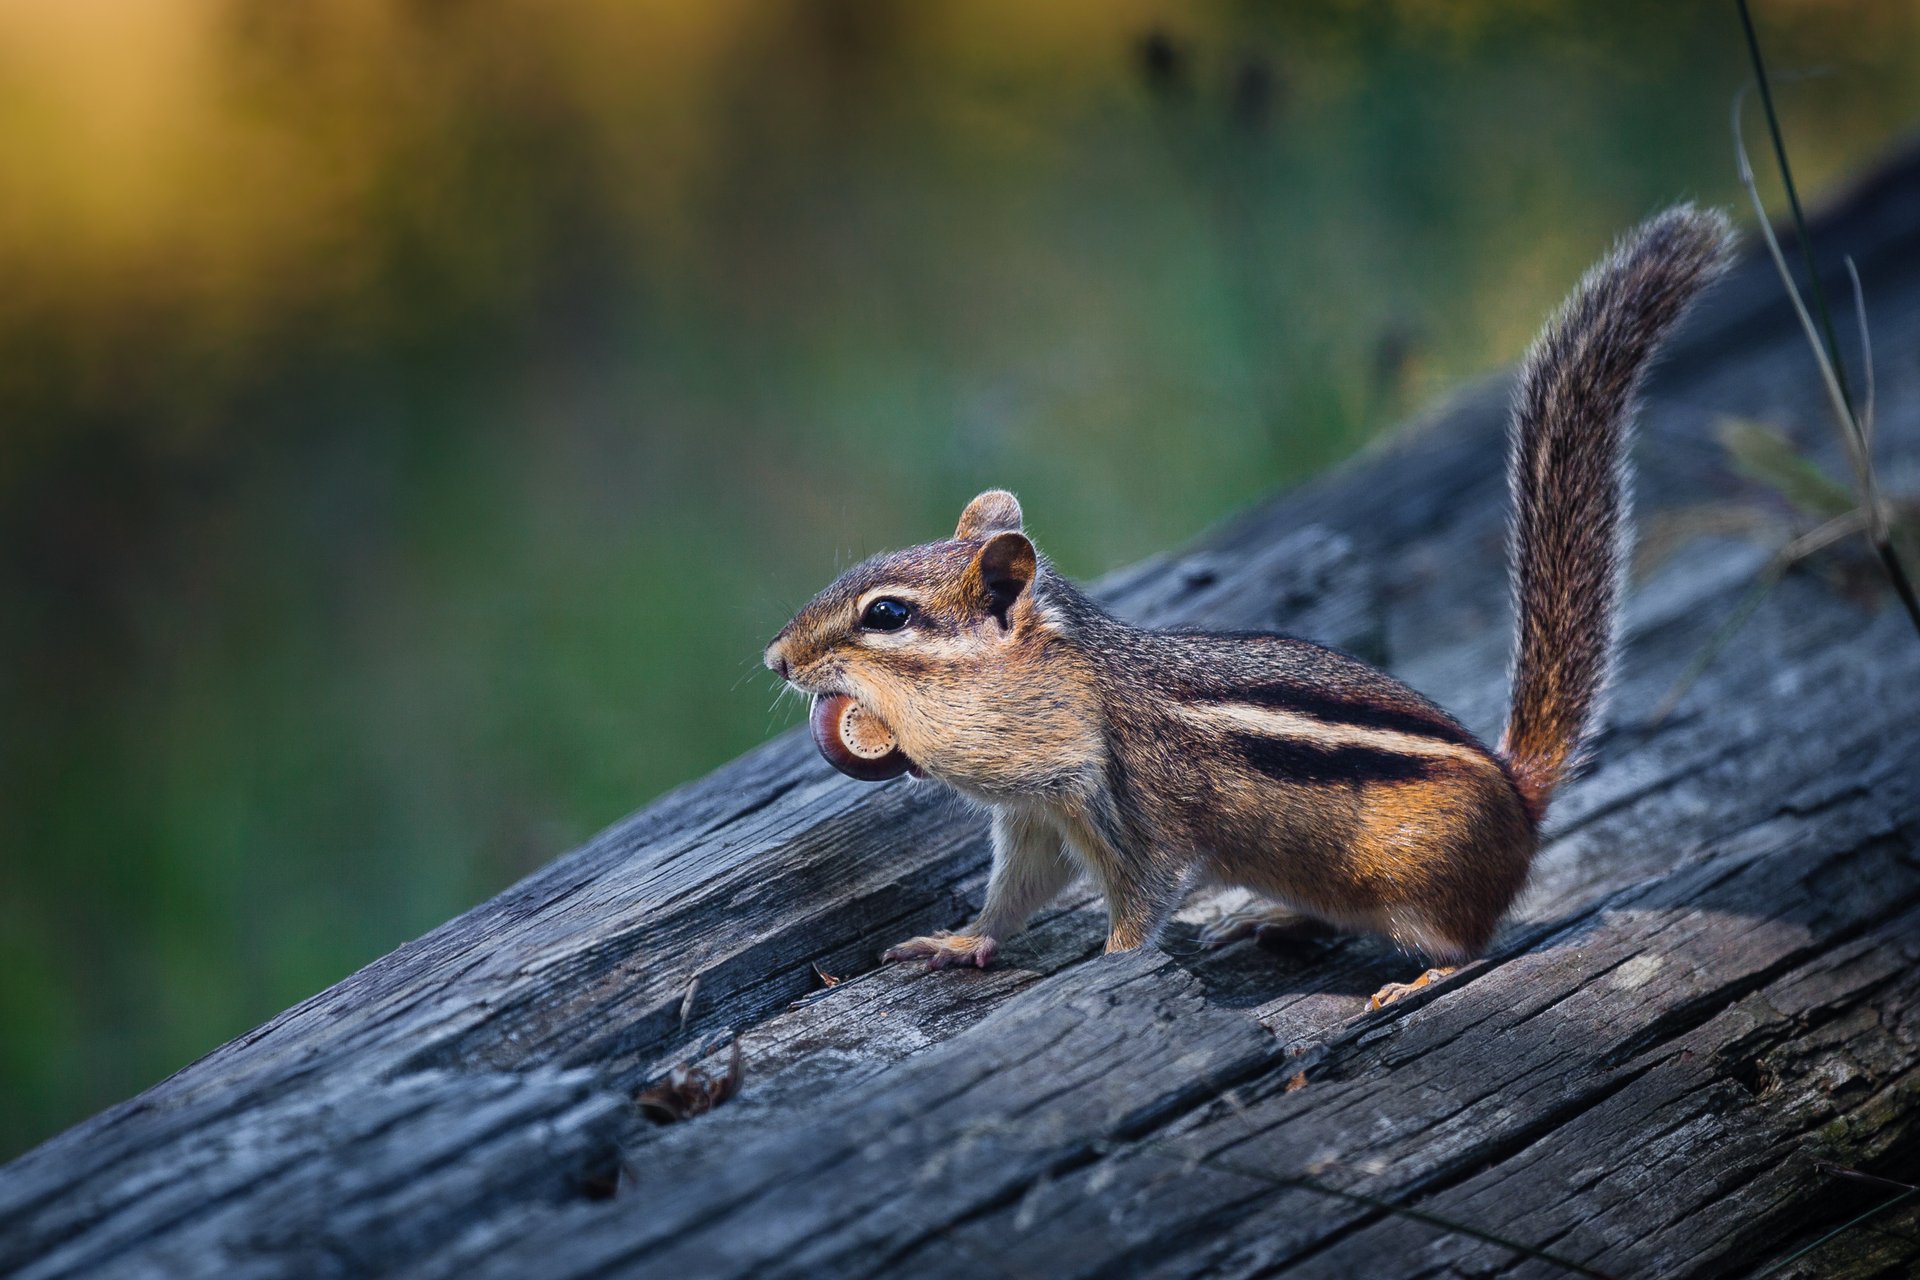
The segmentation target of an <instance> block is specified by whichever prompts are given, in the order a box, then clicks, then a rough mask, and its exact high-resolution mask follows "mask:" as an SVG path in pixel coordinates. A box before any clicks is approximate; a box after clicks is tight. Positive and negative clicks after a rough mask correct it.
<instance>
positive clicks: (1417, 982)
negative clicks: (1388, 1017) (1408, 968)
mask: <svg viewBox="0 0 1920 1280" xmlns="http://www.w3.org/2000/svg"><path fill="white" fill-rule="evenodd" d="M1452 972H1453V966H1452V965H1448V966H1447V967H1446V968H1444V969H1429V970H1427V971H1426V972H1425V973H1423V974H1421V975H1420V976H1419V977H1417V978H1415V979H1414V980H1413V981H1412V982H1389V983H1388V984H1387V985H1386V986H1384V987H1382V988H1380V989H1379V990H1378V991H1376V992H1374V993H1373V999H1371V1000H1369V1001H1367V1008H1369V1009H1384V1008H1386V1007H1387V1006H1388V1005H1390V1004H1393V1003H1394V1002H1395V1001H1397V1000H1404V999H1406V998H1407V997H1408V996H1410V995H1412V994H1413V993H1414V992H1416V991H1419V990H1422V989H1423V988H1426V987H1430V986H1432V985H1433V984H1434V983H1436V982H1438V981H1440V979H1442V978H1444V977H1446V976H1447V975H1448V974H1450V973H1452Z"/></svg>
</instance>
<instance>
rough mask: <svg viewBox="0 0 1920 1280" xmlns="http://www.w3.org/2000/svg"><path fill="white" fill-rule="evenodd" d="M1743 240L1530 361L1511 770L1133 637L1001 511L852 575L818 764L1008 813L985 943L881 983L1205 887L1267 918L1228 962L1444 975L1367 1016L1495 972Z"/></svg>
mask: <svg viewBox="0 0 1920 1280" xmlns="http://www.w3.org/2000/svg"><path fill="white" fill-rule="evenodd" d="M1729 243H1730V231H1729V228H1728V224H1727V222H1726V219H1725V218H1724V217H1723V216H1722V215H1720V214H1718V213H1715V212H1703V211H1698V210H1695V209H1693V208H1691V207H1689V206H1681V207H1678V208H1675V209H1672V210H1669V211H1668V212H1666V213H1664V214H1662V215H1660V216H1658V217H1656V218H1654V219H1652V220H1651V221H1649V222H1647V223H1646V224H1644V225H1643V226H1641V227H1640V228H1639V229H1638V230H1636V231H1635V232H1634V233H1632V234H1631V235H1629V236H1628V237H1626V238H1625V239H1624V240H1622V241H1621V242H1620V243H1619V244H1618V245H1617V246H1616V247H1615V248H1614V250H1613V252H1612V253H1611V254H1610V255H1609V256H1607V257H1606V258H1605V259H1603V260H1602V261H1601V262H1600V263H1599V264H1598V265H1597V266H1595V267H1594V268H1593V269H1592V270H1591V271H1590V272H1589V273H1588V275H1587V277H1586V278H1585V280H1583V281H1582V282H1581V284H1580V286H1579V288H1578V289H1576V290H1575V292H1574V294H1573V295H1572V297H1571V298H1570V299H1569V300H1568V301H1567V303H1566V304H1565V306H1564V307H1563V308H1562V309H1561V311H1560V312H1559V314H1558V315H1557V316H1555V317H1554V319H1553V320H1552V321H1551V322H1550V323H1549V324H1548V325H1547V327H1546V329H1545V330H1544V332H1543V333H1542V334H1541V336H1540V337H1539V339H1538V340H1537V341H1536V342H1535V344H1534V346H1533V349H1532V351H1531V352H1530V353H1529V354H1528V356H1527V359H1526V362H1525V365H1524V367H1523V369H1522V372H1521V375H1520V379H1519V383H1518V387H1517V390H1516V393H1515V396H1514V400H1513V409H1512V446H1511V456H1510V463H1509V479H1510V483H1511V488H1512V502H1513V513H1512V528H1511V538H1510V556H1511V561H1512V577H1513V591H1514V601H1515V612H1516V614H1517V627H1516V636H1515V641H1514V658H1513V670H1512V705H1511V711H1510V714H1509V716H1508V720H1507V725H1506V730H1505V733H1504V734H1503V735H1502V737H1501V740H1500V745H1499V746H1498V747H1497V748H1492V749H1489V748H1488V747H1487V746H1486V745H1484V744H1483V743H1481V742H1480V741H1478V740H1477V739H1475V738H1474V736H1473V735H1472V734H1470V733H1469V732H1468V731H1467V730H1466V729H1465V728H1463V727H1462V726H1461V725H1460V723H1459V722H1458V721H1457V720H1455V719H1454V718H1453V717H1452V716H1450V715H1448V714H1447V713H1446V712H1445V711H1443V710H1441V709H1440V708H1439V707H1438V706H1436V705H1435V704H1434V703H1432V702H1430V701H1429V700H1428V699H1426V698H1424V697H1422V696H1421V695H1420V694H1418V693H1416V692H1414V691H1413V690H1412V689H1410V688H1408V687H1407V686H1405V685H1403V684H1401V683H1400V682H1399V681H1398V680H1395V679H1394V678H1393V677H1392V676H1389V675H1387V674H1386V673H1384V672H1382V671H1379V670H1376V669H1375V668H1373V667H1371V666H1369V665H1367V664H1366V663H1364V662H1362V661H1360V660H1358V659H1356V658H1352V657H1349V656H1347V655H1345V654H1342V653H1339V652H1336V651H1334V650H1332V649H1327V648H1324V647H1322V646H1320V645H1317V644H1312V643H1309V642H1307V641H1304V640H1297V639H1293V638H1291V637H1288V636H1283V635H1273V634H1265V633H1254V632H1233V633H1208V632H1204V631H1189V630H1174V631H1161V630H1147V629H1142V628H1139V627H1135V626H1130V625H1128V624H1127V623H1125V622H1122V621H1120V620H1118V619H1116V618H1114V617H1112V616H1111V615H1110V614H1108V613H1106V612H1105V611H1104V610H1102V609H1101V608H1100V606H1099V605H1097V604H1095V603H1094V602H1093V601H1092V600H1091V599H1089V598H1088V597H1087V596H1086V595H1085V594H1083V593H1082V592H1081V591H1080V590H1079V589H1077V588H1076V587H1075V586H1074V585H1073V584H1072V583H1070V582H1068V581H1067V580H1066V579H1065V578H1064V577H1062V576H1061V575H1060V574H1058V573H1057V572H1055V571H1054V569H1053V567H1052V566H1051V565H1050V564H1049V563H1048V562H1047V561H1046V559H1045V558H1044V557H1042V556H1041V555H1040V554H1039V553H1038V552H1037V551H1036V550H1035V549H1034V545H1033V543H1032V542H1031V541H1030V540H1029V539H1028V537H1027V535H1026V534H1025V533H1024V532H1023V522H1022V515H1021V510H1020V504H1019V502H1018V501H1017V500H1016V499H1015V498H1014V496H1013V495H1012V494H1011V493H1008V492H1006V491H1004V490H998V489H996V490H990V491H988V492H986V493H983V494H981V495H980V496H979V497H977V498H975V499H974V500H973V501H972V502H971V503H969V504H968V505H967V508H966V510H965V511H963V512H962V513H961V516H960V522H959V524H958V526H957V527H956V528H955V529H954V533H953V537H952V538H950V539H948V540H946V541H944V542H934V543H929V544H927V545H924V546H918V547H913V548H910V549H908V550H905V551H897V552H893V553H891V554H887V555H881V556H877V557H875V558H873V559H871V560H868V561H866V562H865V563H863V564H861V565H858V566H857V567H855V568H853V569H851V570H849V571H848V572H847V573H845V574H843V575H842V576H841V577H840V579H839V580H838V581H837V582H835V583H834V584H833V585H832V586H830V587H828V588H827V589H826V590H825V591H824V592H822V593H821V594H820V595H819V596H818V597H816V598H815V599H814V600H813V601H812V602H810V603H809V604H808V605H807V606H806V607H805V608H803V609H802V610H801V611H800V612H799V614H798V615H797V616H795V617H794V619H793V620H792V621H791V622H789V623H788V624H787V625H786V626H785V627H784V628H782V629H781V631H780V633H779V634H778V635H777V636H775V637H774V640H773V642H772V643H771V644H770V645H769V646H768V647H767V650H766V654H765V658H766V664H767V666H768V667H770V668H771V669H772V670H773V671H774V672H775V673H776V674H778V675H779V676H780V677H781V678H782V679H783V680H785V681H787V682H789V683H790V684H792V685H793V686H794V687H796V688H798V689H799V690H801V691H803V692H806V693H810V694H813V695H815V698H816V704H815V705H816V717H815V730H816V737H821V736H822V734H832V733H837V732H840V731H841V730H839V729H836V728H834V727H833V726H844V725H845V724H846V722H847V717H848V715H849V714H851V713H852V712H853V711H854V710H856V709H857V711H858V712H860V713H864V714H865V715H866V716H868V717H871V718H873V719H874V720H877V721H878V722H879V725H880V726H884V731H882V730H879V729H873V726H869V729H870V730H872V733H871V734H870V735H869V736H871V737H874V739H875V742H877V745H874V744H873V743H869V744H867V745H864V746H861V747H860V749H859V751H858V752H857V753H856V754H857V755H858V756H859V757H860V763H861V765H862V767H864V768H866V769H867V770H868V771H867V772H863V773H860V774H859V776H866V777H875V776H887V775H888V774H890V773H893V772H899V771H903V770H904V768H905V767H907V766H909V765H910V766H911V767H912V769H913V770H914V771H915V772H916V773H923V774H925V775H927V776H930V777H932V778H934V779H936V780H938V781H940V782H942V783H945V784H946V785H947V786H949V787H951V788H953V789H954V790H955V791H958V792H959V793H960V794H961V795H963V796H966V797H968V798H970V799H972V800H974V801H977V802H978V803H980V804H982V805H984V806H985V807H986V808H987V809H988V810H989V811H990V812H991V814H992V834H993V866H992V872H991V875H990V877H989V880H988V883H987V891H986V902H985V905H984V907H983V908H982V910H981V912H980V915H979V918H978V919H976V920H975V921H974V922H973V923H972V924H970V925H968V926H966V927H965V928H963V929H960V930H958V931H957V932H950V933H947V932H943V933H936V934H934V935H932V936H930V937H920V938H912V939H909V940H907V941H905V942H902V943H900V944H899V945H898V946H895V947H893V948H892V949H890V950H888V951H887V952H886V953H885V956H884V959H885V960H887V961H895V960H908V959H918V960H924V961H925V962H926V964H927V966H928V967H929V968H931V969H939V968H944V967H947V966H949V965H976V966H979V967H982V968H984V967H986V966H987V965H988V964H989V963H991V961H992V960H993V958H994V955H995V953H996V951H997V950H998V948H999V946H1000V944H1001V943H1003V942H1004V941H1006V940H1007V939H1008V938H1011V937H1013V936H1014V935H1015V934H1017V933H1019V932H1020V931H1021V929H1022V928H1023V927H1024V926H1025V925H1026V923H1027V920H1028V918H1029V917H1030V916H1032V915H1033V913H1034V912H1035V911H1037V910H1038V909H1039V908H1041V907H1042V906H1044V905H1046V904H1047V903H1048V902H1049V901H1051V900H1052V899H1053V898H1054V897H1055V896H1056V895H1058V894H1059V893H1060V891H1061V890H1062V889H1063V888H1064V887H1065V886H1066V885H1067V883H1068V882H1069V880H1070V879H1071V878H1072V877H1073V876H1074V875H1075V873H1076V872H1079V871H1084V872H1085V873H1087V874H1088V875H1089V876H1090V877H1091V878H1092V880H1093V881H1094V883H1095V884H1096V885H1097V886H1098V887H1099V889H1100V891H1101V893H1102V894H1103V895H1104V897H1105V900H1106V907H1107V915H1108V923H1109V929H1108V934H1107V948H1106V949H1107V950H1108V951H1109V952H1116V951H1129V950H1132V949H1134V948H1136V947H1139V946H1142V945H1144V944H1146V943H1148V942H1150V941H1152V940H1153V939H1154V938H1155V936H1156V935H1157V933H1158V931H1159V930H1160V928H1161V927H1162V926H1163V925H1164V924H1165V922H1166V921H1167V919H1168V917H1169V916H1170V915H1171V914H1172V913H1173V912H1174V910H1175V909H1176V908H1177V907H1178V905H1179V904H1180V902H1181V900H1182V898H1183V896H1184V894H1185V893H1186V891H1187V890H1188V889H1189V888H1190V887H1192V886H1194V885H1196V884H1203V883H1205V884H1216V885H1232V886H1239V887H1242V888H1245V889H1250V890H1252V891H1253V892H1254V893H1255V894H1257V895H1259V898H1260V901H1261V902H1262V904H1263V905H1262V906H1260V907H1259V908H1258V909H1257V910H1255V911H1253V912H1242V913H1239V914H1237V915H1235V916H1230V917H1228V918H1227V919H1225V920H1223V921H1222V922H1221V923H1220V924H1219V925H1217V926H1216V927H1215V928H1214V929H1212V930H1210V931H1209V933H1208V935H1207V938H1208V940H1209V941H1213V942H1222V941H1226V940H1229V939H1231V938H1233V937H1236V936H1241V935H1244V934H1245V933H1247V932H1250V931H1255V930H1258V929H1260V928H1262V927H1263V926H1266V925H1279V924H1282V923H1283V922H1287V921H1304V922H1318V923H1319V924H1321V925H1322V926H1323V927H1324V926H1332V927H1334V928H1336V929H1339V930H1351V931H1363V932H1373V933H1379V934H1384V935H1385V936H1386V937H1388V938H1389V939H1391V940H1392V941H1393V942H1395V943H1397V944H1398V945H1399V946H1401V947H1402V948H1405V949H1407V950H1410V951H1413V952H1418V953H1422V954H1424V955H1425V956H1427V957H1428V958H1429V959H1430V960H1431V961H1433V962H1435V963H1436V965H1437V966H1439V967H1436V968H1433V969H1430V970H1428V971H1427V972H1426V973H1424V974H1423V975H1421V977H1420V978H1419V979H1417V980H1416V981H1414V982H1412V983H1404V984H1403V983H1394V984H1390V985H1389V986H1388V987H1387V988H1385V989H1383V990H1382V991H1381V992H1380V993H1379V994H1378V995H1376V996H1375V997H1374V1000H1373V1004H1374V1005H1375V1006H1376V1007H1377V1006H1378V1005H1380V1004H1384V1003H1390V1002H1391V1001H1393V1000H1395V999H1398V998H1400V997H1402V996H1404V995H1405V994H1406V993H1407V992H1409V991H1412V990H1415V989H1417V988H1419V987H1421V986H1424V985H1427V984H1428V983H1429V982H1431V981H1433V980H1435V979H1436V978H1438V977H1441V976H1444V975H1445V974H1446V973H1448V972H1450V971H1451V969H1450V968H1449V967H1447V966H1452V965H1456V964H1459V963H1462V962H1464V961H1466V960H1469V959H1471V958H1473V957H1475V956H1478V955H1480V954H1481V953H1482V952H1483V951H1484V950H1485V949H1486V947H1487V946H1488V944H1489V942H1490V941H1491V940H1492V938H1493V934H1494V930H1495V928H1496V926H1497V925H1498V924H1499V922H1500V920H1501V918H1502V917H1503V916H1504V915H1505V914H1506V912H1507V910H1508V908H1509V907H1510V906H1511V905H1512V903H1513V901H1514V899H1515V898H1516V897H1517V896H1518V894H1519V893H1520V891H1521V889H1522V887H1523V886H1524V885H1525V883H1526V880H1527V874H1528V868H1529V865H1530V864H1531V862H1532V859H1533V855H1534V852H1535V850H1536V848H1537V847H1538V845H1539V841H1540V824H1541V821H1542V819H1543V818H1544V817H1545V815H1546V812H1547V805H1548V802H1549V801H1550V800H1551V798H1552V796H1553V794H1554V792H1555V790H1556V789H1557V788H1558V787H1559V786H1560V785H1561V784H1562V783H1563V782H1565V781H1566V780H1567V778H1568V777H1569V776H1571V775H1572V774H1573V773H1574V771H1575V770H1576V769H1577V768H1578V767H1579V766H1580V764H1581V763H1582V760H1583V748H1584V744H1585V740H1586V738H1587V735H1588V733H1589V730H1590V727H1591V725H1592V723H1593V721H1594V718H1595V716H1596V715H1597V714H1598V712H1599V709H1600V705H1601V700H1602V697H1603V695H1604V693H1605V691H1606V686H1607V681H1608V677H1609V674H1610V669H1611V666H1612V661H1613V650H1614V641H1615V632H1616V630H1617V627H1618V622H1617V615H1618V610H1619V600H1620V595H1621V586H1622V575H1623V566H1624V563H1625V558H1624V551H1625V545H1626V542H1627V538H1628V533H1629V512H1628V492H1627V477H1626V471H1625V466H1626V447H1627V437H1628V431H1629V427H1630V424H1631V420H1632V418H1633V414H1634V409H1635V400H1636V397H1637V393H1638V387H1639V383H1640V380H1641V376H1642V373H1643V371H1644V370H1645V368H1646V366H1647V364H1648V362H1649V361H1650V359H1651V358H1652V357H1653V355H1654V353H1655V351H1656V350H1657V348H1658V347H1659V345H1660V343H1661V341H1662V339H1663V338H1664V337H1665V336H1666V335H1667V333H1668V332H1669V331H1670V330H1671V329H1672V328H1673V327H1674V325H1675V324H1676V323H1677V322H1678V320H1679V319H1680V317H1681V315H1682V314H1683V313H1684V312H1685V310H1686V308H1687V306H1688V304H1689V303H1690V302H1691V301H1692V300H1693V298H1694V297H1695V296H1696V295H1697V294H1698V293H1699V292H1700V290H1701V289H1702V288H1703V287H1704V286H1706V285H1707V284H1708V283H1709V282H1710V281H1711V280H1712V279H1713V278H1714V277H1715V276H1716V275H1717V274H1718V273H1719V272H1720V271H1721V270H1722V269H1723V268H1724V265H1725V262H1726V259H1727V256H1728V252H1729ZM849 700H851V701H849ZM829 720H830V721H831V724H828V723H827V722H828V721H829ZM888 733H890V735H891V743H889V741H888V739H887V734H888ZM822 740H823V749H824V747H825V743H826V741H827V739H825V738H823V739H822ZM892 744H897V751H895V750H891V749H890V747H891V745H892ZM896 758H897V759H898V761H899V764H897V765H895V766H893V767H892V768H888V767H887V762H888V761H890V760H894V759H896ZM843 763H848V762H843ZM850 771H851V770H850Z"/></svg>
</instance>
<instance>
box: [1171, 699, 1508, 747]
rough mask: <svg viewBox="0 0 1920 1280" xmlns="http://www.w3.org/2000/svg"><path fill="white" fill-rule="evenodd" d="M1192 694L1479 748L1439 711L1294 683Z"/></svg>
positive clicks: (1466, 734)
mask: <svg viewBox="0 0 1920 1280" xmlns="http://www.w3.org/2000/svg"><path fill="white" fill-rule="evenodd" d="M1191 696H1192V700H1193V701H1195V702H1206V703H1221V702H1244V703H1248V704H1249V705H1252V706H1257V707H1271V708H1273V709H1274V710H1276V711H1298V712H1300V713H1301V714H1302V715H1309V716H1312V717H1313V718H1314V719H1316V720H1325V721H1326V722H1327V723H1329V724H1347V725H1353V726H1354V727H1355V728H1360V729H1387V730H1391V731H1393V732H1395V733H1410V734H1415V735H1417V736H1419V737H1422V738H1433V739H1436V740H1438V741H1441V742H1453V743H1458V744H1459V745H1460V746H1463V747H1473V748H1475V749H1481V748H1480V743H1479V741H1478V740H1477V739H1475V738H1474V736H1473V735H1472V734H1470V733H1468V732H1467V731H1466V730H1465V729H1462V728H1461V727H1460V726H1459V725H1457V724H1455V723H1453V721H1452V720H1450V719H1448V718H1446V717H1445V716H1444V715H1443V714H1441V713H1435V714H1433V715H1421V714H1420V713H1418V712H1415V711H1403V710H1401V709H1400V708H1398V707H1384V706H1381V705H1380V704H1379V703H1376V702H1356V701H1354V700H1352V699H1349V698H1339V697H1335V696H1333V695H1332V694H1329V693H1324V692H1322V691H1320V690H1318V689H1308V688H1303V687H1302V686H1300V685H1296V684H1250V685H1241V686H1238V687H1236V688H1232V689H1221V690H1218V691H1214V690H1196V691H1195V692H1194V693H1193V694H1192V695H1191Z"/></svg>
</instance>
